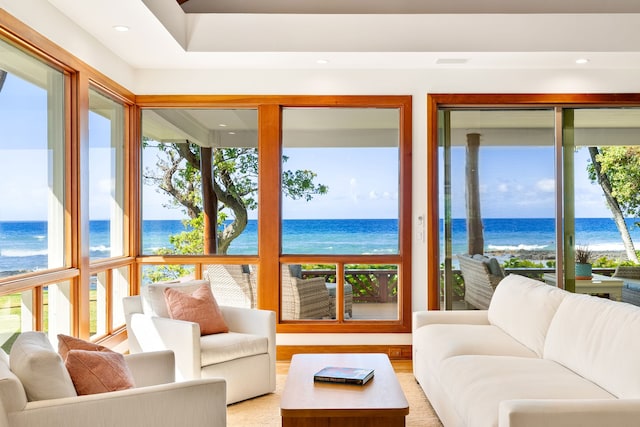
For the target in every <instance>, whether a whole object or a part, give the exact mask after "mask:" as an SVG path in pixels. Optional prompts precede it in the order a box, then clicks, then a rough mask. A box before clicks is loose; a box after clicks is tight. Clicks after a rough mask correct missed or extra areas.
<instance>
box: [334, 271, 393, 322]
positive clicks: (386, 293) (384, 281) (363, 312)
mask: <svg viewBox="0 0 640 427" xmlns="http://www.w3.org/2000/svg"><path fill="white" fill-rule="evenodd" d="M344 276H345V282H346V283H345V287H344V293H345V296H344V301H345V313H351V314H350V316H346V317H350V318H351V319H355V320H359V319H373V320H397V319H398V289H399V287H398V266H397V265H359V264H352V265H347V266H345V273H344ZM350 294H351V295H350Z"/></svg>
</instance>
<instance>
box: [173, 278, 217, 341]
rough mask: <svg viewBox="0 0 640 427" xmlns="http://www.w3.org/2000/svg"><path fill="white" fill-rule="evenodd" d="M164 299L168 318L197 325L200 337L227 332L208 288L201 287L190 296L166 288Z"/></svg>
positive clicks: (205, 286)
mask: <svg viewBox="0 0 640 427" xmlns="http://www.w3.org/2000/svg"><path fill="white" fill-rule="evenodd" d="M164 299H165V301H166V303H167V310H168V311H169V317H171V318H172V319H177V320H185V321H188V322H196V323H198V324H199V325H200V335H211V334H218V333H221V332H229V328H228V327H227V324H226V323H225V321H224V317H223V316H222V312H221V311H220V307H218V303H217V302H216V300H215V298H214V297H213V294H212V293H211V287H210V286H208V285H202V286H200V287H199V288H198V289H196V290H195V291H194V292H193V293H192V294H191V295H189V294H186V293H184V292H180V291H177V290H175V289H172V288H166V289H165V290H164Z"/></svg>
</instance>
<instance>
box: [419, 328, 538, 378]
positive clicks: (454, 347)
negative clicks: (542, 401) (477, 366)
mask: <svg viewBox="0 0 640 427" xmlns="http://www.w3.org/2000/svg"><path fill="white" fill-rule="evenodd" d="M413 346H414V348H423V349H425V350H426V351H425V352H424V354H421V355H420V356H419V357H420V358H421V360H420V363H424V364H425V365H426V367H427V370H428V372H437V370H438V369H439V365H440V363H441V362H442V361H443V360H444V359H447V358H449V357H453V356H461V355H472V354H476V355H496V356H518V357H537V355H536V353H535V352H534V351H533V350H531V349H529V348H528V347H526V346H525V345H523V344H521V343H519V342H518V341H516V340H514V339H513V338H512V337H511V336H510V335H509V334H507V333H506V332H504V331H503V330H502V329H500V328H498V327H497V326H493V325H464V324H431V325H426V326H422V327H420V328H418V329H417V330H416V331H415V332H414V333H413Z"/></svg>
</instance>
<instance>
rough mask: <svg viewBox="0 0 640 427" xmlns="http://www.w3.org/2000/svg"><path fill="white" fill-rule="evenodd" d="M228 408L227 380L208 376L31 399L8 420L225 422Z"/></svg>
mask: <svg viewBox="0 0 640 427" xmlns="http://www.w3.org/2000/svg"><path fill="white" fill-rule="evenodd" d="M226 410H227V408H226V383H225V381H224V380H223V379H221V378H211V379H202V380H193V381H185V382H179V383H171V384H162V385H156V386H151V387H143V388H134V389H129V390H122V391H115V392H110V393H100V394H93V395H86V396H78V397H68V398H64V399H51V400H41V401H37V402H29V403H28V404H27V406H26V407H25V409H24V410H22V411H16V412H10V413H9V414H8V420H9V424H10V425H11V426H12V427H27V426H32V427H33V426H65V427H85V426H87V425H100V426H121V427H128V426H130V427H133V426H137V427H140V426H149V427H151V426H153V427H165V426H166V427H174V426H181V425H184V426H190V427H200V426H202V427H204V426H207V427H210V426H216V427H218V426H220V427H223V426H226Z"/></svg>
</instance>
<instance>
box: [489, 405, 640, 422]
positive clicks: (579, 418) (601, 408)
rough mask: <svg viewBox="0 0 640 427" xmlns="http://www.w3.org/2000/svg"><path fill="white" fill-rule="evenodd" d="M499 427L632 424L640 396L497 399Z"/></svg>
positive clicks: (638, 413) (639, 412) (639, 408)
mask: <svg viewBox="0 0 640 427" xmlns="http://www.w3.org/2000/svg"><path fill="white" fill-rule="evenodd" d="M498 411H499V415H498V419H499V421H498V425H499V426H500V427H539V426H545V427H567V426H580V427H600V426H617V427H632V426H636V425H638V419H640V399H610V400H609V399H607V400H604V399H576V400H574V399H566V400H562V399H548V400H542V399H532V400H527V399H522V400H506V401H503V402H501V403H500V406H499V409H498Z"/></svg>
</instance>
